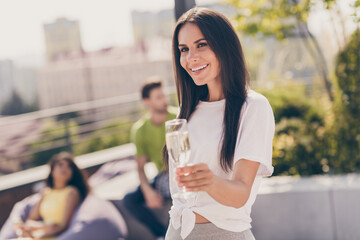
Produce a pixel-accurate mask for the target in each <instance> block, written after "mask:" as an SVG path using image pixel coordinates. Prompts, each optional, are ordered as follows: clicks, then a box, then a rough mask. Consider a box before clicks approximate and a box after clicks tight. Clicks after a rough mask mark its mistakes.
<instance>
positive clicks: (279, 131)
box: [259, 85, 329, 175]
mask: <svg viewBox="0 0 360 240" xmlns="http://www.w3.org/2000/svg"><path fill="white" fill-rule="evenodd" d="M259 91H260V92H261V93H262V94H264V95H265V96H266V97H267V99H268V100H269V102H270V104H271V106H272V108H273V111H274V116H275V122H276V129H275V137H274V142H273V164H274V166H275V170H274V175H312V174H322V173H326V172H328V171H329V166H328V161H326V159H325V158H324V157H323V156H324V155H325V154H326V147H325V146H324V144H325V142H326V135H325V133H326V126H325V116H326V114H325V113H324V112H323V110H322V109H321V108H322V107H321V106H320V105H319V104H317V102H316V101H314V100H313V99H309V97H308V96H306V95H305V94H304V92H305V87H301V86H299V85H289V86H286V87H277V88H274V89H271V90H265V91H261V90H259Z"/></svg>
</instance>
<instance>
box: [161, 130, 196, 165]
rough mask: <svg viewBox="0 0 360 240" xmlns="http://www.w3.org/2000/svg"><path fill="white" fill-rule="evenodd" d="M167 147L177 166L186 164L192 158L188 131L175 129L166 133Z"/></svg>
mask: <svg viewBox="0 0 360 240" xmlns="http://www.w3.org/2000/svg"><path fill="white" fill-rule="evenodd" d="M166 147H167V150H168V152H169V154H170V155H171V158H172V159H173V161H174V162H175V164H176V165H177V166H184V165H186V164H187V163H188V161H189V158H190V141H189V133H188V132H187V131H175V132H170V133H167V134H166Z"/></svg>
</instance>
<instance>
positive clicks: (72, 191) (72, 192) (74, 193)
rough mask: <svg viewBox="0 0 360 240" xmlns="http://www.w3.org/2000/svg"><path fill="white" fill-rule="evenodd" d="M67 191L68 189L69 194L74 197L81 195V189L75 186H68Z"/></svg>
mask: <svg viewBox="0 0 360 240" xmlns="http://www.w3.org/2000/svg"><path fill="white" fill-rule="evenodd" d="M66 191H67V194H68V195H69V196H70V195H71V196H74V197H79V196H80V193H79V190H78V189H77V188H76V187H74V186H67V187H66Z"/></svg>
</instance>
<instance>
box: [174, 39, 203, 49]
mask: <svg viewBox="0 0 360 240" xmlns="http://www.w3.org/2000/svg"><path fill="white" fill-rule="evenodd" d="M202 40H206V39H205V38H200V39H198V40H196V41H195V42H194V43H198V42H200V41H202ZM178 46H179V47H180V46H186V44H182V43H180V44H179V45H178Z"/></svg>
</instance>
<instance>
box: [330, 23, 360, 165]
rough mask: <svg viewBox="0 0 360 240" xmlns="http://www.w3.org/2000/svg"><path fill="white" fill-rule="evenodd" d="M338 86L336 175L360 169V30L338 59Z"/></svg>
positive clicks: (333, 142) (335, 141) (335, 127)
mask: <svg viewBox="0 0 360 240" xmlns="http://www.w3.org/2000/svg"><path fill="white" fill-rule="evenodd" d="M335 73H336V77H337V83H338V91H337V101H336V104H335V105H334V113H335V116H336V118H335V121H334V123H333V127H332V134H333V135H334V137H333V139H332V142H331V144H332V147H333V148H334V154H333V155H332V158H331V166H332V167H333V168H334V170H335V172H353V171H359V170H360V124H359V123H360V30H357V31H355V32H354V34H353V35H352V37H351V39H350V42H349V43H348V44H347V46H346V47H345V48H344V50H342V51H341V52H340V53H339V54H338V56H337V60H336V71H335Z"/></svg>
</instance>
